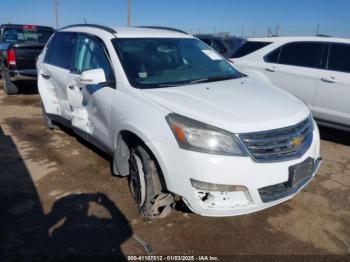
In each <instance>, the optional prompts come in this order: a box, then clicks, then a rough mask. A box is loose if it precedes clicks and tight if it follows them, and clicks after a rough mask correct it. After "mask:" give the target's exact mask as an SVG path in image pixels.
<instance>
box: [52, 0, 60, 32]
mask: <svg viewBox="0 0 350 262" xmlns="http://www.w3.org/2000/svg"><path fill="white" fill-rule="evenodd" d="M58 5H59V3H58V0H54V1H53V7H54V11H55V22H56V29H58V27H59V21H58Z"/></svg>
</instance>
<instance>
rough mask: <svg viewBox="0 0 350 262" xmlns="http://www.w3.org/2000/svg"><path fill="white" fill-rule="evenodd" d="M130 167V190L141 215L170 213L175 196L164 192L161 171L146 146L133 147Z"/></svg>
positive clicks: (155, 215) (156, 215) (163, 215)
mask: <svg viewBox="0 0 350 262" xmlns="http://www.w3.org/2000/svg"><path fill="white" fill-rule="evenodd" d="M129 168H130V178H129V187H130V191H131V193H132V195H133V197H134V200H135V202H136V203H137V205H138V208H139V211H140V213H141V215H142V216H143V217H146V218H150V219H153V218H163V217H166V216H167V215H169V214H170V211H171V208H172V206H173V204H174V198H173V196H172V195H171V194H170V193H166V192H163V190H162V185H161V182H160V176H159V175H160V171H159V169H158V168H157V166H156V163H155V161H154V160H153V159H152V157H151V155H150V154H149V153H148V151H147V150H146V149H145V148H144V146H142V145H139V146H136V147H134V148H132V149H131V152H130V160H129Z"/></svg>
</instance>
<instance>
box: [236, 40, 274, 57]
mask: <svg viewBox="0 0 350 262" xmlns="http://www.w3.org/2000/svg"><path fill="white" fill-rule="evenodd" d="M269 44H271V42H260V41H247V42H245V43H244V44H243V45H242V46H241V47H240V48H238V49H237V51H236V52H235V53H234V54H233V55H232V57H231V58H240V57H243V56H246V55H249V54H251V53H253V52H255V51H257V50H259V49H261V48H264V47H265V46H268V45H269Z"/></svg>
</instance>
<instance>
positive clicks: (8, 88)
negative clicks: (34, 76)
mask: <svg viewBox="0 0 350 262" xmlns="http://www.w3.org/2000/svg"><path fill="white" fill-rule="evenodd" d="M1 77H2V82H3V85H4V91H5V93H6V94H7V95H15V94H17V93H18V87H17V86H16V85H15V84H14V83H12V82H11V79H10V77H9V75H8V74H7V73H5V72H4V71H2V72H1Z"/></svg>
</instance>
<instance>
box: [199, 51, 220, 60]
mask: <svg viewBox="0 0 350 262" xmlns="http://www.w3.org/2000/svg"><path fill="white" fill-rule="evenodd" d="M202 52H203V53H204V54H206V55H207V56H208V57H209V58H210V59H211V60H222V57H221V56H219V55H218V54H217V53H215V52H214V51H213V50H208V49H206V50H202Z"/></svg>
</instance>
